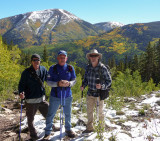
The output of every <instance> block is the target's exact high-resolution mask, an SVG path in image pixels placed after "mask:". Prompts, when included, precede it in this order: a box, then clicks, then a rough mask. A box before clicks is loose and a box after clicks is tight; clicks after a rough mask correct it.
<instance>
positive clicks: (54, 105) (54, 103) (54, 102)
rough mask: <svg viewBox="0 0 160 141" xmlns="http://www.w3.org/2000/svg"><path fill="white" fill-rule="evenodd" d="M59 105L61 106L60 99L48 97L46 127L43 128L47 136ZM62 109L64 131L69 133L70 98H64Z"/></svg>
mask: <svg viewBox="0 0 160 141" xmlns="http://www.w3.org/2000/svg"><path fill="white" fill-rule="evenodd" d="M60 105H61V99H60V98H58V97H53V96H50V100H49V108H48V114H47V117H46V127H45V134H46V135H49V134H50V133H51V131H52V126H53V119H54V116H55V114H56V112H57V110H58V108H59V106H60ZM63 108H64V114H65V130H66V131H69V130H70V129H71V112H72V109H71V108H72V97H67V98H65V105H64V107H63Z"/></svg>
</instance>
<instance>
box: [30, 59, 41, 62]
mask: <svg viewBox="0 0 160 141" xmlns="http://www.w3.org/2000/svg"><path fill="white" fill-rule="evenodd" d="M32 61H33V62H38V61H40V60H39V59H33V60H32Z"/></svg>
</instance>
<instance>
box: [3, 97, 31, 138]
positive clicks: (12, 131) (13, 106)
mask: <svg viewBox="0 0 160 141" xmlns="http://www.w3.org/2000/svg"><path fill="white" fill-rule="evenodd" d="M22 107H23V110H22V120H23V119H24V117H25V107H24V105H23V106H22ZM20 111H21V104H20V101H19V99H18V97H15V99H14V100H11V99H8V100H6V101H5V102H3V103H1V104H0V133H1V134H0V141H17V140H19V138H18V137H19V136H18V135H19V123H20ZM23 132H25V133H22V134H21V136H22V139H23V140H27V139H29V135H28V134H27V132H28V131H27V130H26V131H23Z"/></svg>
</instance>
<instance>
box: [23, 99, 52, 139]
mask: <svg viewBox="0 0 160 141" xmlns="http://www.w3.org/2000/svg"><path fill="white" fill-rule="evenodd" d="M48 105H49V104H48V102H47V101H43V102H41V103H33V104H32V103H26V116H27V120H28V129H29V132H30V136H31V137H35V136H37V133H36V129H35V127H34V125H33V121H34V116H35V114H36V112H37V110H39V111H40V113H41V114H42V115H43V117H45V118H46V116H47V112H48Z"/></svg>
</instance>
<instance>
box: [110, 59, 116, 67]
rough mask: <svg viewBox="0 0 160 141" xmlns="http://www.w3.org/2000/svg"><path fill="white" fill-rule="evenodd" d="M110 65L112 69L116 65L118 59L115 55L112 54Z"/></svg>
mask: <svg viewBox="0 0 160 141" xmlns="http://www.w3.org/2000/svg"><path fill="white" fill-rule="evenodd" d="M109 66H110V68H111V69H112V68H114V67H116V61H115V57H114V56H112V59H111V63H110V65H109Z"/></svg>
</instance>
